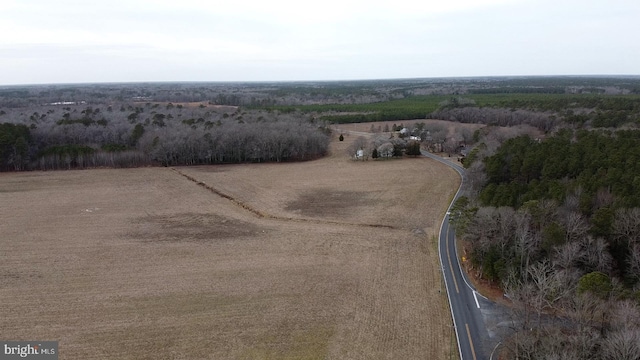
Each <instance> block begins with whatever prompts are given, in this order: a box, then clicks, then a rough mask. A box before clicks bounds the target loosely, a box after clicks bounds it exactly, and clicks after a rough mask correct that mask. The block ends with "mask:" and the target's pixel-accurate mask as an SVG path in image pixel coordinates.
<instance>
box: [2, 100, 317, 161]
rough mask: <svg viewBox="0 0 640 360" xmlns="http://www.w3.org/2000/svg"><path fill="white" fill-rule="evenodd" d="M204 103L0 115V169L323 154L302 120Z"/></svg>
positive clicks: (312, 126)
mask: <svg viewBox="0 0 640 360" xmlns="http://www.w3.org/2000/svg"><path fill="white" fill-rule="evenodd" d="M225 109H227V111H229V112H224V111H223V110H220V109H218V108H214V107H212V108H209V107H207V106H205V105H203V106H198V107H189V108H186V107H182V106H174V105H172V104H166V105H165V106H160V105H159V104H150V103H148V104H146V105H132V104H121V105H119V106H117V107H116V109H114V107H113V106H108V107H106V108H104V107H92V106H86V105H69V106H45V107H35V108H31V109H30V111H31V112H28V113H26V112H24V111H22V110H9V111H3V112H2V113H0V171H17V170H18V171H19V170H28V169H41V170H50V169H72V168H92V167H134V166H144V165H153V164H159V165H165V166H169V165H193V164H213V163H239V162H267V161H276V162H279V161H299V160H309V159H314V158H317V157H320V156H323V155H325V154H326V152H327V148H328V143H329V136H328V134H329V130H328V128H327V127H326V126H325V125H324V124H323V123H322V122H320V121H312V120H311V119H309V118H308V117H306V118H302V117H297V116H294V115H283V114H277V113H274V112H271V113H267V112H264V111H240V109H238V108H229V107H227V108H225Z"/></svg>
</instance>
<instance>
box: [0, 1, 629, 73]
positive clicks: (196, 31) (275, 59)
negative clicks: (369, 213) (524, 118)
mask: <svg viewBox="0 0 640 360" xmlns="http://www.w3.org/2000/svg"><path fill="white" fill-rule="evenodd" d="M638 36H640V1H638V0H608V1H603V0H597V1H592V0H437V1H432V0H393V1H391V0H389V1H377V0H363V1H360V0H355V1H352V0H323V1H314V2H308V1H300V0H297V1H285V0H271V1H266V0H233V1H231V0H225V1H217V0H213V1H205V0H127V1H113V0H110V1H106V0H105V1H100V2H97V1H92V0H77V1H76V0H55V1H54V0H0V85H8V84H49V83H87V82H137V81H289V80H343V79H389V78H416V77H456V76H493V75H640V43H639V40H638Z"/></svg>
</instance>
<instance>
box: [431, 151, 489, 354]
mask: <svg viewBox="0 0 640 360" xmlns="http://www.w3.org/2000/svg"><path fill="white" fill-rule="evenodd" d="M422 154H423V155H425V156H427V157H430V158H432V159H434V160H437V161H439V162H441V163H443V164H445V165H447V166H450V167H451V168H453V169H454V170H456V171H457V172H458V174H460V177H461V178H462V182H461V183H460V188H461V187H462V183H463V182H464V180H465V175H464V169H463V168H462V167H461V166H460V165H458V164H456V163H453V162H451V161H447V160H445V159H443V158H441V157H439V156H436V155H433V154H431V153H429V152H426V151H422ZM460 188H458V192H456V195H455V196H454V198H453V200H452V202H451V205H449V209H448V210H450V209H451V206H452V205H453V203H454V202H455V201H456V199H458V196H459V195H460ZM438 252H439V253H440V266H441V267H442V274H443V276H444V282H445V285H446V288H447V295H448V297H449V306H450V307H451V316H452V317H453V323H454V327H455V330H456V337H457V339H458V349H459V351H460V359H461V360H479V359H488V358H489V356H488V351H487V349H486V344H488V343H489V341H488V339H489V333H488V331H487V327H486V325H485V322H484V319H483V316H482V310H481V306H485V305H489V306H490V305H491V304H490V302H489V300H487V299H486V298H484V297H482V295H480V294H479V293H478V292H476V291H475V289H474V288H473V286H472V285H471V284H470V283H469V282H468V281H467V279H466V276H465V274H464V272H463V271H462V268H461V267H460V261H459V257H458V251H457V248H456V239H455V233H454V230H453V229H452V228H451V227H450V226H449V211H447V214H446V215H445V217H444V219H443V220H442V224H441V225H440V239H439V241H438ZM489 351H490V349H489Z"/></svg>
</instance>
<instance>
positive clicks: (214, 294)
mask: <svg viewBox="0 0 640 360" xmlns="http://www.w3.org/2000/svg"><path fill="white" fill-rule="evenodd" d="M346 146H348V141H345V142H341V143H339V142H337V141H335V142H334V143H333V144H332V154H333V155H331V156H328V157H326V158H323V159H320V160H316V161H311V162H306V163H287V164H251V165H231V166H206V167H180V168H175V169H171V168H141V169H122V170H87V171H67V172H30V173H14V174H0V203H1V204H2V206H0V219H2V221H1V222H0V234H2V237H1V240H0V304H1V306H0V319H1V320H0V321H1V322H0V339H6V340H58V341H59V342H60V358H61V359H107V358H110V359H161V358H175V359H200V358H211V359H325V358H332V359H382V358H384V359H416V358H432V359H439V358H447V357H448V356H449V353H450V351H453V352H454V353H455V352H456V347H455V343H454V342H453V340H454V339H453V338H452V337H451V336H452V333H451V328H450V326H449V325H448V324H450V322H451V320H450V314H449V309H448V305H447V303H446V295H445V292H444V291H442V292H440V290H441V280H440V279H441V275H440V273H439V271H438V269H439V266H438V257H437V246H436V244H435V240H434V236H435V234H436V232H437V230H438V227H439V224H440V220H441V218H442V216H443V214H444V212H445V209H446V207H447V205H448V202H449V200H450V199H451V197H452V196H453V193H454V191H455V189H456V187H457V183H458V181H459V179H458V178H457V176H456V174H455V173H454V172H453V171H452V170H450V169H448V168H446V167H445V166H444V165H441V164H439V163H436V162H434V161H430V160H428V159H421V158H418V159H405V160H389V161H368V162H355V161H351V160H349V159H348V158H347V156H346V155H345V152H344V150H345V148H346Z"/></svg>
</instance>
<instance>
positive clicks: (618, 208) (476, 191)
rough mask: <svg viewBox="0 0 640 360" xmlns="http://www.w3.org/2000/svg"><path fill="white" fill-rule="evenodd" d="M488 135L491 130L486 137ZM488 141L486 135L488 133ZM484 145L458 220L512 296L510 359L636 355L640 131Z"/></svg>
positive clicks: (492, 276)
mask: <svg viewBox="0 0 640 360" xmlns="http://www.w3.org/2000/svg"><path fill="white" fill-rule="evenodd" d="M485 140H486V139H485ZM485 142H486V141H485ZM491 147H492V145H489V144H487V145H485V146H478V147H477V148H476V150H475V153H474V155H473V157H472V159H468V162H467V163H466V164H465V166H467V167H468V170H467V178H468V179H469V180H470V182H471V183H472V184H468V186H469V187H468V188H467V189H466V196H464V197H462V198H460V200H458V201H457V202H456V204H455V206H454V208H453V209H452V221H453V223H454V225H455V227H456V230H457V232H458V234H459V236H460V237H461V238H463V239H464V240H465V241H466V242H467V244H469V248H468V256H469V258H470V261H471V263H472V264H473V266H474V268H475V269H477V271H478V272H479V273H480V274H482V276H483V277H484V278H485V279H487V280H490V281H492V282H494V283H496V284H499V285H500V286H501V287H502V288H503V289H504V291H505V293H506V294H507V296H508V297H509V299H511V301H512V303H513V313H514V320H515V321H516V322H515V323H514V324H517V325H515V327H514V330H515V331H516V334H517V335H514V336H513V337H511V338H510V339H507V341H506V342H505V344H504V348H503V351H505V353H507V354H508V356H510V357H516V356H517V357H519V358H527V359H541V358H558V359H584V358H589V359H638V358H640V347H639V346H638V344H640V321H638V320H639V319H640V197H639V196H638V194H637V189H638V186H640V175H638V174H640V169H639V168H638V166H639V165H638V159H639V158H638V157H639V156H640V131H638V130H620V131H615V132H613V131H597V130H589V131H588V130H578V131H571V130H562V131H559V132H558V133H557V134H555V135H553V136H550V137H548V138H547V139H544V140H536V139H532V138H530V137H527V136H519V137H514V138H511V139H508V140H506V141H504V143H502V145H500V146H498V147H495V148H493V149H491Z"/></svg>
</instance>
